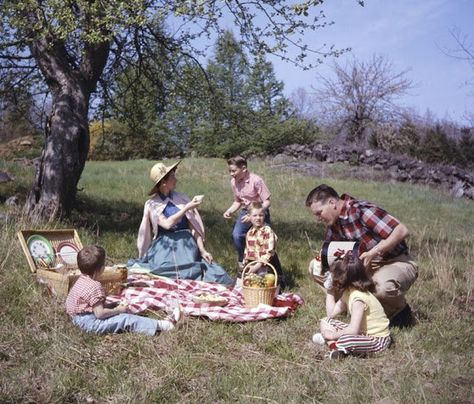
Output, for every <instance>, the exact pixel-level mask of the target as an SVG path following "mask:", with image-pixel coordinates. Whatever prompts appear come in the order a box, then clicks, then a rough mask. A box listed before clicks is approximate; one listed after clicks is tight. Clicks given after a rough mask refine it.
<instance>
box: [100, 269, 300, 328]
mask: <svg viewBox="0 0 474 404" xmlns="http://www.w3.org/2000/svg"><path fill="white" fill-rule="evenodd" d="M128 284H129V287H127V288H125V289H124V290H123V291H122V293H121V295H120V296H107V302H109V303H117V302H120V301H124V300H125V301H126V302H127V303H128V305H129V306H128V307H129V311H130V313H141V312H144V311H146V310H159V309H166V308H168V307H172V306H174V305H176V304H180V305H181V306H182V307H183V311H184V314H185V315H188V316H197V317H201V316H202V317H207V318H208V319H210V320H221V321H229V322H247V321H259V320H266V319H269V318H277V317H285V316H287V315H289V314H290V313H292V312H294V311H295V310H296V309H297V308H298V307H299V306H300V305H302V304H303V303H304V301H303V299H302V298H301V297H300V296H298V295H296V294H292V293H285V294H282V295H278V296H277V297H276V298H275V300H274V301H273V306H267V305H260V306H258V307H255V308H251V309H250V308H247V307H245V305H244V299H243V295H242V290H241V289H240V288H235V289H227V288H226V287H225V286H222V285H220V284H217V283H207V282H201V281H192V280H187V279H170V278H164V277H157V278H156V279H149V278H140V277H130V278H129V280H128ZM202 292H207V293H212V294H215V295H219V296H223V297H225V298H226V299H227V300H228V304H227V305H226V306H224V307H220V306H212V305H209V304H199V303H194V302H193V297H194V296H196V295H199V294H200V293H202Z"/></svg>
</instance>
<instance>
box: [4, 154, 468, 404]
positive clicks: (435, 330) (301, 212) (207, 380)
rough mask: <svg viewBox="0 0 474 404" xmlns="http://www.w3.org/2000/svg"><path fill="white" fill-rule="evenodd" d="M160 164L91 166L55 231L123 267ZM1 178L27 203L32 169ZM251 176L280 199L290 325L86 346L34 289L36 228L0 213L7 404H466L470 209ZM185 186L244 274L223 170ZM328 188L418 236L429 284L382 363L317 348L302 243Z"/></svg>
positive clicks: (210, 165)
mask: <svg viewBox="0 0 474 404" xmlns="http://www.w3.org/2000/svg"><path fill="white" fill-rule="evenodd" d="M152 164H153V162H150V161H143V160H140V161H129V162H89V163H88V164H87V166H86V169H85V171H84V174H83V176H82V179H81V181H80V183H79V188H80V189H81V191H80V192H79V204H78V208H77V210H76V211H75V212H74V214H73V216H72V217H71V219H70V222H68V223H52V224H49V225H47V226H46V227H52V228H55V227H57V228H65V227H75V228H76V229H77V230H78V232H79V234H80V237H81V239H82V242H83V244H87V243H92V242H94V243H100V244H101V245H103V246H104V247H105V248H106V249H107V252H108V254H109V256H110V257H111V259H112V260H113V261H114V262H115V263H118V262H125V261H126V260H127V259H128V258H131V257H135V256H136V254H137V252H136V247H135V239H136V233H137V230H138V225H139V222H140V219H141V215H142V209H143V203H144V201H145V200H146V198H147V196H146V195H147V192H148V190H149V188H150V187H151V185H152V184H151V183H150V180H149V178H148V173H149V169H150V168H151V166H152ZM2 169H3V170H8V171H9V172H10V173H11V174H13V175H15V176H16V181H15V182H14V183H8V184H3V185H0V187H2V188H0V200H5V198H6V197H7V196H10V195H12V194H17V195H18V196H19V197H20V199H23V200H24V196H25V192H26V191H27V189H28V187H29V183H30V182H31V179H32V177H33V171H32V170H33V169H32V168H31V167H29V168H28V167H26V168H25V167H19V166H16V165H14V164H13V163H7V162H4V161H3V162H0V170H2ZM250 169H251V170H253V171H255V172H257V173H259V174H260V175H262V176H263V177H264V178H265V180H266V182H267V185H268V186H269V188H270V190H271V191H272V193H273V196H272V209H271V214H272V221H273V225H274V226H273V227H274V229H275V231H276V233H277V234H278V236H279V250H278V251H279V256H280V260H281V262H282V265H283V267H284V270H285V272H286V273H287V274H288V275H289V278H290V282H291V289H292V291H294V292H296V293H298V294H300V295H301V296H302V297H303V298H304V299H305V302H306V303H305V305H304V306H303V307H302V308H301V309H299V310H298V311H297V313H296V314H295V315H294V316H292V317H290V318H288V319H285V320H278V321H276V320H273V321H264V322H258V323H246V324H227V323H219V322H211V321H208V320H204V319H196V318H187V319H186V321H185V323H184V325H183V326H182V327H181V328H180V329H178V330H177V331H176V332H173V333H169V334H167V335H159V336H155V337H153V338H150V337H144V336H138V335H127V334H122V335H115V336H107V337H98V336H94V335H87V334H85V333H82V332H80V331H78V330H77V329H76V328H75V327H74V326H73V325H72V323H71V322H70V320H69V318H68V317H67V315H66V314H65V312H64V309H63V306H62V304H61V303H60V302H58V301H56V300H55V299H54V298H51V297H50V296H48V295H47V294H46V293H45V292H44V290H43V289H42V288H41V287H40V286H39V285H37V284H36V283H35V282H34V280H33V279H32V276H31V274H30V272H29V269H28V266H27V262H26V259H25V257H24V255H23V252H22V251H21V248H20V245H19V243H18V241H17V239H16V236H15V233H16V231H17V230H18V229H21V228H26V227H31V226H32V224H30V223H26V222H25V220H24V219H22V216H21V213H20V212H17V211H14V210H10V211H7V208H6V207H2V208H1V209H2V211H3V213H8V215H7V216H6V219H4V221H3V222H2V224H1V225H2V232H1V234H0V313H1V319H2V320H1V322H0V375H1V377H0V402H28V401H32V402H155V401H161V400H167V401H170V402H186V403H187V402H230V401H240V402H341V401H347V402H380V403H382V402H383V403H395V402H471V400H472V384H473V370H472V369H473V365H474V364H473V351H472V347H473V342H474V338H473V337H472V325H473V321H472V319H473V309H472V307H473V303H474V301H473V284H474V275H473V274H474V271H473V262H474V248H473V246H474V231H473V228H474V203H473V202H470V201H466V200H453V199H452V198H450V197H449V196H447V195H445V194H442V193H440V192H437V191H434V190H431V189H428V188H425V187H419V186H417V187H415V186H410V185H408V184H383V183H379V182H374V181H366V180H364V181H354V180H353V179H351V180H349V181H344V180H341V179H333V178H316V177H305V176H301V175H300V174H294V173H288V172H281V171H276V170H275V169H274V168H272V167H271V166H270V165H268V164H267V163H265V162H253V161H251V162H250ZM177 177H178V190H179V191H182V192H186V193H187V194H188V195H190V196H191V195H193V194H205V195H206V196H205V200H204V203H203V205H202V209H200V211H201V213H202V216H203V219H204V223H205V225H206V232H207V240H206V246H207V248H208V250H209V251H210V252H211V253H212V254H213V256H214V258H215V260H216V261H217V262H219V263H220V264H221V265H223V266H224V267H225V268H227V269H228V270H229V272H230V273H232V274H235V266H236V253H235V252H234V250H233V248H232V243H231V239H230V234H231V229H232V224H231V223H229V222H226V221H225V220H224V219H223V218H222V213H223V212H224V210H225V209H226V208H227V207H228V206H229V205H230V203H231V201H232V195H231V191H230V186H229V176H228V174H227V166H226V164H225V161H224V160H217V159H187V160H185V161H184V162H183V163H182V164H181V165H180V166H179V169H178V172H177ZM321 182H326V183H328V184H330V185H332V186H334V187H335V188H336V189H337V190H338V191H340V192H347V193H349V194H351V195H353V196H357V197H360V198H363V199H367V200H370V201H372V202H375V203H377V204H378V205H380V206H382V207H384V208H385V209H387V210H388V211H389V212H390V213H392V214H393V215H395V216H396V217H398V218H399V219H400V220H402V221H403V222H404V223H405V224H406V225H407V226H408V227H409V229H410V230H411V237H410V240H409V245H410V248H411V251H412V254H413V255H414V256H415V257H416V260H417V262H418V264H419V266H420V276H419V279H418V280H417V282H416V283H415V284H414V286H413V287H412V289H411V290H410V292H409V293H408V295H407V297H408V300H409V301H410V304H411V305H412V307H413V308H414V309H415V310H416V311H417V316H418V320H419V321H418V324H417V325H416V326H415V327H414V328H413V329H409V330H398V329H395V330H393V336H394V340H395V344H394V345H393V347H392V348H391V349H390V350H389V351H388V352H387V353H385V354H383V355H381V356H378V357H374V358H367V359H357V358H347V359H345V360H343V361H335V362H332V361H327V360H324V359H323V356H324V351H323V350H321V349H319V348H317V347H315V346H314V345H313V344H312V343H311V336H312V334H313V333H314V332H316V331H317V328H318V319H319V318H321V317H322V316H323V315H324V296H323V293H322V292H321V291H320V290H318V289H317V288H316V287H315V285H314V284H313V283H312V281H311V280H310V279H309V277H308V275H307V271H306V268H307V264H308V262H309V260H310V259H311V257H312V253H311V250H310V248H309V246H308V242H307V238H306V234H307V235H308V236H309V238H310V239H311V242H312V244H313V246H315V247H317V246H319V245H320V244H321V242H322V237H323V229H322V227H320V226H319V225H317V224H316V222H315V221H314V219H313V217H312V216H311V215H310V213H309V211H308V210H307V208H305V206H304V201H305V198H306V195H307V193H308V192H309V191H310V190H311V189H312V188H313V187H314V186H316V185H318V184H319V183H321Z"/></svg>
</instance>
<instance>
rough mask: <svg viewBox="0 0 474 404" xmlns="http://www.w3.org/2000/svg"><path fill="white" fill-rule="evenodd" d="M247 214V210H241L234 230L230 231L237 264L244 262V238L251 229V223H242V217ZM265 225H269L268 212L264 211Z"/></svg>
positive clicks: (267, 210)
mask: <svg viewBox="0 0 474 404" xmlns="http://www.w3.org/2000/svg"><path fill="white" fill-rule="evenodd" d="M247 213H248V211H247V209H242V210H241V211H240V213H239V216H238V217H237V220H236V221H235V225H234V229H233V230H232V239H233V240H234V246H235V249H236V250H237V253H238V254H239V262H242V261H243V260H244V250H245V236H246V234H247V232H248V231H249V229H250V228H251V227H252V223H250V222H248V223H243V222H242V217H244V216H245V215H246V214H247ZM265 224H267V225H269V226H270V225H271V223H270V210H269V209H265Z"/></svg>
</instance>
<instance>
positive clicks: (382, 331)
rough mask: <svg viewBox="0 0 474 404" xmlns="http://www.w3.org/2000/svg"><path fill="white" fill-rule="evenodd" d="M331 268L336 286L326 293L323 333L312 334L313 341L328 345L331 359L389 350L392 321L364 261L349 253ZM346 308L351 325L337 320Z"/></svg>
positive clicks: (321, 326)
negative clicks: (389, 327)
mask: <svg viewBox="0 0 474 404" xmlns="http://www.w3.org/2000/svg"><path fill="white" fill-rule="evenodd" d="M329 270H330V272H331V274H332V278H333V287H332V289H331V290H328V292H327V294H326V314H327V317H325V318H323V319H322V320H321V322H320V328H321V333H316V334H314V335H313V342H315V343H317V344H321V345H322V344H327V345H329V348H330V352H329V354H328V356H329V358H330V359H335V358H339V357H341V356H345V355H348V354H355V355H361V354H362V355H364V354H367V353H375V352H381V351H384V350H385V349H387V348H388V347H389V346H390V342H391V339H390V331H389V329H388V325H389V320H388V318H387V316H386V315H385V312H384V310H383V307H382V305H381V304H380V302H379V301H378V300H377V298H376V297H375V296H374V295H373V294H372V293H371V292H373V291H374V289H375V287H374V284H373V282H372V280H371V279H370V277H369V276H368V275H367V273H366V272H365V269H364V265H363V263H362V261H361V260H360V259H359V258H358V257H356V256H354V255H352V253H351V252H348V253H347V254H346V255H345V256H344V258H343V259H342V260H341V261H336V262H335V263H334V264H333V265H332V266H331V268H330V269H329ZM336 296H339V298H338V299H336ZM346 311H348V312H349V314H350V316H351V320H350V323H349V324H346V323H343V322H342V321H338V320H335V319H334V317H336V316H338V315H340V314H342V313H344V312H346Z"/></svg>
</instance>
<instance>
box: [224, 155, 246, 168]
mask: <svg viewBox="0 0 474 404" xmlns="http://www.w3.org/2000/svg"><path fill="white" fill-rule="evenodd" d="M231 164H232V165H234V166H237V167H239V168H242V167H244V166H245V167H247V159H246V158H245V157H242V156H234V157H231V158H230V159H228V160H227V165H228V166H230V165H231Z"/></svg>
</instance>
